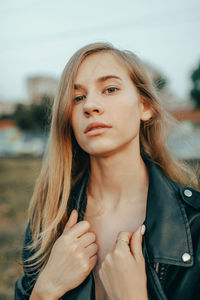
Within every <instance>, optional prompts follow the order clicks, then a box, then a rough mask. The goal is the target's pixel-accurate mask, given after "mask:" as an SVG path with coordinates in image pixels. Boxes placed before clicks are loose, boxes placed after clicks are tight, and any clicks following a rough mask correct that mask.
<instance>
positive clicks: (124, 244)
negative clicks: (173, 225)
mask: <svg viewBox="0 0 200 300" xmlns="http://www.w3.org/2000/svg"><path fill="white" fill-rule="evenodd" d="M143 226H144V225H143ZM143 228H145V227H143ZM141 229H142V226H140V227H138V229H137V230H136V231H135V232H134V233H132V232H128V231H121V232H119V234H118V237H117V240H116V243H115V245H114V247H113V249H112V251H111V252H109V253H108V254H107V255H106V257H105V259H104V261H103V263H102V265H101V268H100V270H99V277H100V279H101V281H102V283H103V285H104V288H105V290H106V293H107V295H108V297H109V299H110V300H122V299H123V300H130V299H131V300H148V295H147V279H146V272H145V259H144V256H143V253H142V236H143V235H142V233H141ZM120 239H123V240H125V241H122V240H120ZM129 242H130V247H129Z"/></svg>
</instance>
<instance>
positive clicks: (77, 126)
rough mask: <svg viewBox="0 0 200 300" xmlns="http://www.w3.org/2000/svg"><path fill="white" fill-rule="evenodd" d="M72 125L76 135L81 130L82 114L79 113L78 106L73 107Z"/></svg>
mask: <svg viewBox="0 0 200 300" xmlns="http://www.w3.org/2000/svg"><path fill="white" fill-rule="evenodd" d="M71 125H72V129H73V132H74V135H75V136H76V135H77V134H78V132H79V131H80V115H79V111H78V107H77V108H73V109H72V113H71Z"/></svg>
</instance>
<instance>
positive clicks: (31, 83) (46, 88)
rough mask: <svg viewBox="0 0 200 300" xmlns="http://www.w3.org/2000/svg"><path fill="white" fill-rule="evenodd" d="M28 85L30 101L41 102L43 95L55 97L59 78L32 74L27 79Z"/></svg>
mask: <svg viewBox="0 0 200 300" xmlns="http://www.w3.org/2000/svg"><path fill="white" fill-rule="evenodd" d="M26 85H27V91H28V97H29V99H30V101H31V102H34V103H38V104H39V103H41V101H42V98H43V97H48V98H50V99H53V98H54V97H55V94H56V89H57V86H58V80H57V79H56V78H54V77H50V76H31V77H28V78H27V79H26Z"/></svg>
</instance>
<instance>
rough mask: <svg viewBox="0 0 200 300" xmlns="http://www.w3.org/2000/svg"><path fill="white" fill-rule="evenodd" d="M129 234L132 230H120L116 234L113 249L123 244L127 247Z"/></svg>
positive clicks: (130, 234)
mask: <svg viewBox="0 0 200 300" xmlns="http://www.w3.org/2000/svg"><path fill="white" fill-rule="evenodd" d="M131 236H132V232H129V231H120V232H119V233H118V235H117V239H116V243H115V245H114V249H115V248H116V247H119V246H122V247H124V246H125V245H126V246H128V247H129V242H130V239H131Z"/></svg>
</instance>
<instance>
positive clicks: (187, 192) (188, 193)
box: [184, 189, 192, 197]
mask: <svg viewBox="0 0 200 300" xmlns="http://www.w3.org/2000/svg"><path fill="white" fill-rule="evenodd" d="M184 195H185V196H186V197H191V196H192V191H190V190H188V189H186V190H184Z"/></svg>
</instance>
